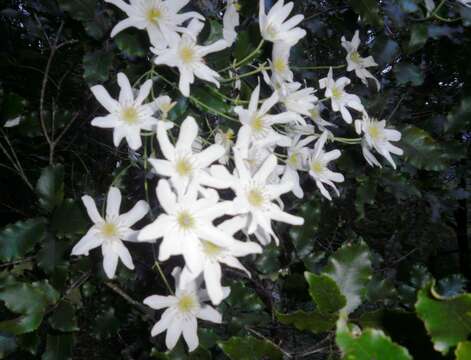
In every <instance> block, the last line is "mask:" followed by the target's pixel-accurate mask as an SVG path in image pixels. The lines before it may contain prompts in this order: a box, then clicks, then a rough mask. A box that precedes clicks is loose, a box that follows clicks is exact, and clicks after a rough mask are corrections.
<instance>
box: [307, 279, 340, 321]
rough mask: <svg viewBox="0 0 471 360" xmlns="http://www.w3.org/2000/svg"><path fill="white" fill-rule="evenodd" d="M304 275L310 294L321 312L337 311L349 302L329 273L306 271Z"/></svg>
mask: <svg viewBox="0 0 471 360" xmlns="http://www.w3.org/2000/svg"><path fill="white" fill-rule="evenodd" d="M304 276H305V278H306V281H307V283H308V284H309V294H310V295H311V297H312V300H313V301H314V302H315V304H316V305H317V309H318V310H319V311H320V312H321V313H324V314H328V313H336V312H338V311H339V310H340V309H342V308H343V307H344V306H345V305H346V304H347V299H346V298H345V296H343V295H342V293H341V292H340V289H339V287H338V286H337V283H336V282H335V280H334V279H332V278H331V277H330V276H329V275H326V274H321V275H316V274H312V273H309V272H307V271H306V272H305V273H304Z"/></svg>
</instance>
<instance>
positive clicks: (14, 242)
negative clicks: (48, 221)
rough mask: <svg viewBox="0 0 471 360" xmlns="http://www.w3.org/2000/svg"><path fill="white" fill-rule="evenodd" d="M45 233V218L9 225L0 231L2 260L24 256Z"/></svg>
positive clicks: (0, 258) (0, 257)
mask: <svg viewBox="0 0 471 360" xmlns="http://www.w3.org/2000/svg"><path fill="white" fill-rule="evenodd" d="M44 234H45V221H44V219H41V218H37V219H29V220H26V221H18V222H16V223H14V224H11V225H8V226H7V227H5V228H4V229H3V230H2V231H1V232H0V260H2V261H11V260H16V259H18V258H21V257H23V256H24V255H26V254H27V253H28V252H29V251H31V250H33V248H34V245H35V244H36V243H37V242H38V241H40V240H42V239H43V237H44Z"/></svg>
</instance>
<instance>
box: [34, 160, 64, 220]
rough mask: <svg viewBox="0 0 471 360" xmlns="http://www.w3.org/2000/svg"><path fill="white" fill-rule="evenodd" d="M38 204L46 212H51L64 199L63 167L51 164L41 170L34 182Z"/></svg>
mask: <svg viewBox="0 0 471 360" xmlns="http://www.w3.org/2000/svg"><path fill="white" fill-rule="evenodd" d="M36 193H37V194H38V197H39V205H40V206H41V208H42V209H43V210H44V211H46V212H51V211H52V210H53V209H54V208H55V207H56V206H58V205H60V204H61V203H62V200H63V199H64V167H63V166H62V165H51V166H48V167H46V168H44V169H42V171H41V176H40V177H39V180H38V182H37V183H36Z"/></svg>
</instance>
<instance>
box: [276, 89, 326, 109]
mask: <svg viewBox="0 0 471 360" xmlns="http://www.w3.org/2000/svg"><path fill="white" fill-rule="evenodd" d="M301 86H302V85H301V83H299V82H293V83H290V84H286V86H285V91H284V92H283V91H279V92H278V94H279V96H280V102H281V103H282V104H283V105H284V106H285V108H286V110H288V111H291V112H294V113H298V114H301V115H304V116H310V115H311V111H312V110H313V109H314V108H315V107H316V103H317V101H318V99H317V97H316V96H315V95H314V89H313V88H311V87H308V88H303V89H301Z"/></svg>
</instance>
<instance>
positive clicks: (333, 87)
mask: <svg viewBox="0 0 471 360" xmlns="http://www.w3.org/2000/svg"><path fill="white" fill-rule="evenodd" d="M348 84H350V79H349V78H347V77H345V76H343V77H341V78H338V79H337V80H334V78H333V75H332V68H330V69H329V73H328V74H327V77H325V78H323V79H320V80H319V86H320V88H321V89H325V97H326V98H329V99H330V101H331V104H332V110H334V111H340V113H341V114H342V118H343V119H344V120H345V121H346V122H347V123H348V124H351V123H352V121H353V118H352V115H351V114H350V111H348V109H347V107H349V108H352V109H354V110H356V111H360V112H364V111H365V109H364V107H363V105H362V103H361V100H360V98H359V97H358V96H357V95H354V94H349V93H347V92H346V91H345V90H344V88H345V86H347V85H348Z"/></svg>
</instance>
